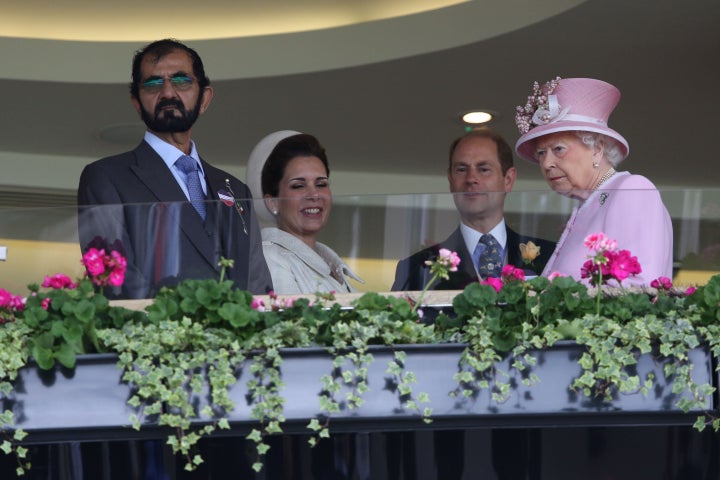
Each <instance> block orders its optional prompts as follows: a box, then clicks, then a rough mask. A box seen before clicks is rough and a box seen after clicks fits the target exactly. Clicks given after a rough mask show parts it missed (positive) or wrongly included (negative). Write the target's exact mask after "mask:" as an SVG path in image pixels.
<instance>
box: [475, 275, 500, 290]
mask: <svg viewBox="0 0 720 480" xmlns="http://www.w3.org/2000/svg"><path fill="white" fill-rule="evenodd" d="M480 284H481V285H490V286H491V287H493V288H494V289H495V291H496V292H498V293H500V290H502V287H503V282H502V280H500V279H499V278H496V277H489V278H486V279H485V280H483V281H482V282H480Z"/></svg>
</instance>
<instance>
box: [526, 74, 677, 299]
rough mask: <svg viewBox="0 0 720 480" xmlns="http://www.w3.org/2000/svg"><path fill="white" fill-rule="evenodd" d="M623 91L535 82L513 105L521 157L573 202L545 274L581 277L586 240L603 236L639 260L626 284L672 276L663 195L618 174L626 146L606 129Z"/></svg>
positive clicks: (597, 83)
mask: <svg viewBox="0 0 720 480" xmlns="http://www.w3.org/2000/svg"><path fill="white" fill-rule="evenodd" d="M619 101H620V91H619V90H618V89H617V88H615V87H614V86H612V85H610V84H609V83H606V82H603V81H601V80H595V79H591V78H564V79H560V78H559V77H558V78H556V79H555V80H551V81H549V82H547V83H546V84H545V85H543V86H542V87H541V86H540V85H538V84H537V83H535V85H534V89H533V92H532V94H531V95H530V96H529V97H528V101H527V104H526V105H524V106H519V107H517V114H516V117H515V121H516V123H517V126H518V128H519V130H520V133H521V134H522V136H521V137H520V139H519V140H518V141H517V143H516V144H515V150H516V151H517V153H518V155H520V156H521V157H523V158H524V159H526V160H529V161H530V162H533V163H535V164H538V165H539V166H540V169H541V171H542V174H543V176H544V177H545V180H546V181H547V183H548V185H550V188H552V189H553V190H554V191H556V192H558V193H560V194H561V195H566V196H568V197H571V198H574V199H577V200H578V204H577V206H576V207H575V208H574V210H573V212H572V215H571V216H570V219H569V220H568V222H567V224H566V226H565V230H564V231H563V233H562V235H561V237H560V240H559V241H558V244H557V247H556V249H555V252H554V253H553V255H552V257H551V258H550V260H549V261H548V263H547V265H546V267H545V270H544V271H543V275H545V276H548V275H549V274H551V273H553V272H558V273H561V274H565V275H569V276H572V277H574V278H576V279H580V278H581V269H582V266H583V264H584V263H585V261H587V259H588V255H589V254H590V253H591V252H590V251H589V250H588V247H587V246H586V245H585V238H586V237H587V236H588V235H591V234H594V233H601V232H602V233H604V234H605V235H606V236H607V237H609V238H611V239H614V240H617V244H618V246H619V248H621V249H623V250H629V251H630V252H631V253H632V254H633V255H635V256H637V259H638V262H639V263H640V266H641V268H642V272H640V273H639V274H637V275H635V276H631V277H628V278H627V279H626V280H624V281H623V282H622V284H623V285H626V286H627V285H649V284H650V282H652V281H653V280H654V279H656V278H658V277H661V276H664V277H669V278H672V264H673V261H672V258H673V232H672V223H671V221H670V215H669V214H668V211H667V209H666V208H665V205H664V204H663V201H662V199H661V197H660V193H659V192H658V191H657V189H656V188H655V185H653V183H652V182H650V180H648V179H647V178H645V177H643V176H641V175H631V174H630V173H628V172H620V171H617V170H616V168H617V167H618V164H619V163H620V162H621V161H623V160H624V159H625V157H627V155H628V152H629V146H628V142H627V141H626V140H625V139H624V138H623V137H622V135H620V134H619V133H618V132H616V131H615V130H612V129H611V128H609V127H608V126H607V120H608V118H609V117H610V113H612V111H613V110H614V109H615V106H616V105H617V104H618V102H619Z"/></svg>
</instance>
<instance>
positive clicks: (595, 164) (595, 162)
mask: <svg viewBox="0 0 720 480" xmlns="http://www.w3.org/2000/svg"><path fill="white" fill-rule="evenodd" d="M599 166H600V164H599V163H598V162H597V160H593V168H598V167H599Z"/></svg>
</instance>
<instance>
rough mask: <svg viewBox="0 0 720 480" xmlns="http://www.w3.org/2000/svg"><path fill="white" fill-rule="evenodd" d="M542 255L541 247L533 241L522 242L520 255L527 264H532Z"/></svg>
mask: <svg viewBox="0 0 720 480" xmlns="http://www.w3.org/2000/svg"><path fill="white" fill-rule="evenodd" d="M538 255H540V247H538V246H537V245H535V244H534V243H533V242H527V243H521V244H520V256H521V257H522V259H523V263H525V265H532V263H533V261H534V260H535V259H536V258H537V257H538Z"/></svg>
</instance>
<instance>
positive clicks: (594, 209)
mask: <svg viewBox="0 0 720 480" xmlns="http://www.w3.org/2000/svg"><path fill="white" fill-rule="evenodd" d="M600 232H602V233H604V234H605V235H607V236H608V237H609V238H611V239H614V240H617V242H618V248H619V249H620V250H629V251H630V253H631V254H632V255H634V256H637V258H638V262H639V263H640V267H641V268H642V272H641V273H640V274H639V275H636V276H631V277H628V278H627V279H626V280H623V283H622V284H623V286H630V285H649V284H650V282H651V281H652V280H654V279H656V278H658V277H660V276H664V277H668V278H672V266H673V230H672V222H671V221H670V215H669V214H668V211H667V209H666V208H665V205H664V204H663V201H662V198H660V192H658V191H657V188H655V185H653V183H652V182H651V181H650V180H648V179H647V178H645V177H643V176H642V175H630V174H629V173H628V172H618V173H616V174H615V175H613V176H612V177H611V178H610V179H609V180H608V181H607V182H606V183H604V184H603V186H602V188H601V189H599V190H597V191H595V192H593V193H592V194H591V195H590V196H589V197H588V198H587V199H586V200H584V201H582V202H581V203H580V204H579V205H578V206H577V207H575V209H574V210H573V212H572V215H571V216H570V219H569V220H568V222H567V224H566V225H565V230H564V231H563V233H562V235H561V236H560V240H559V241H558V243H557V247H556V248H555V252H554V253H553V255H552V257H550V261H548V263H547V265H546V266H545V270H544V271H543V275H544V276H548V275H549V274H550V273H552V272H559V273H562V274H565V275H569V276H571V277H573V278H575V279H578V280H579V279H580V268H581V267H582V265H583V263H585V261H586V260H587V259H588V255H589V254H590V251H589V250H588V248H587V247H586V246H585V245H584V240H585V237H587V236H588V235H590V234H591V233H600Z"/></svg>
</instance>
